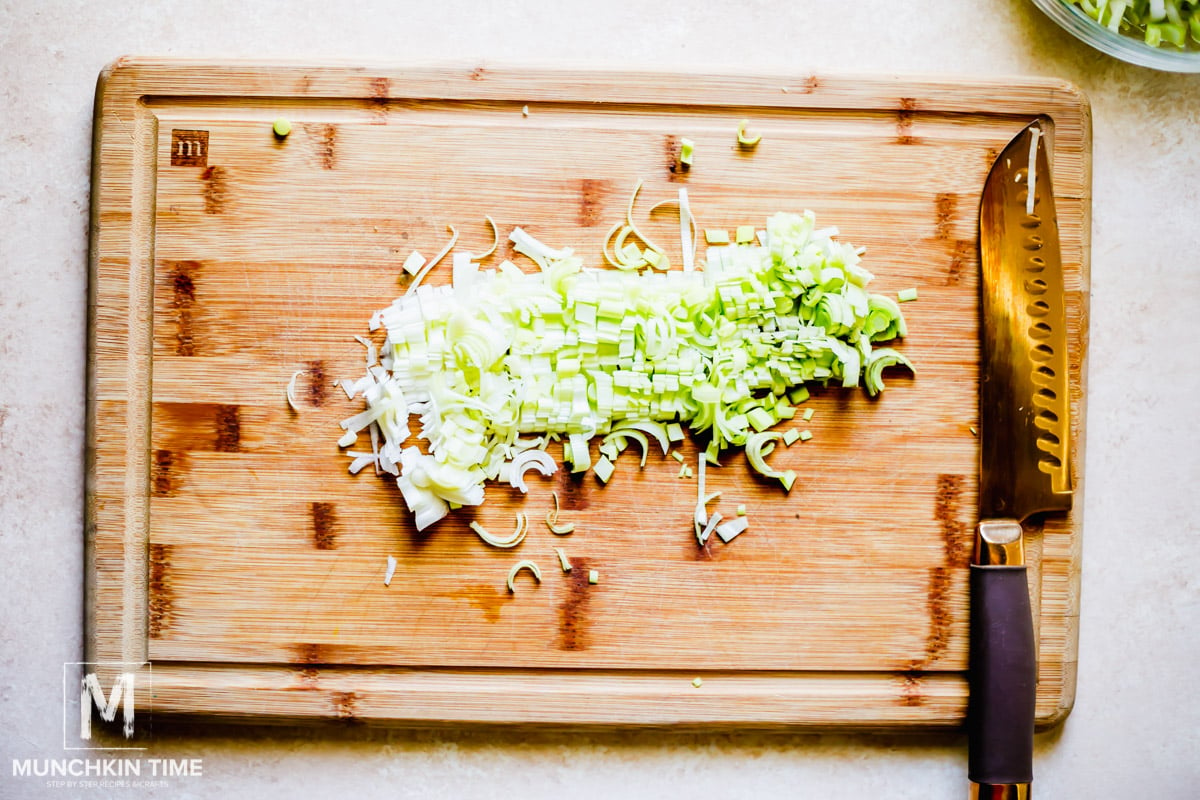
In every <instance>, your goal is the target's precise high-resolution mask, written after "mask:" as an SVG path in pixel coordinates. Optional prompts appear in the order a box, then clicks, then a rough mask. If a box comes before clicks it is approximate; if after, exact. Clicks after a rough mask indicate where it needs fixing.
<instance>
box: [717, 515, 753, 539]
mask: <svg viewBox="0 0 1200 800" xmlns="http://www.w3.org/2000/svg"><path fill="white" fill-rule="evenodd" d="M749 526H750V520H749V519H747V518H746V517H736V518H734V519H731V520H729V522H726V523H723V524H721V525H718V526H717V536H720V537H721V541H723V542H728V541H730V540H731V539H733V537H735V536H737V535H738V534H741V533H745V531H746V528H748V527H749Z"/></svg>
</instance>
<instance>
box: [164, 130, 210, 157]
mask: <svg viewBox="0 0 1200 800" xmlns="http://www.w3.org/2000/svg"><path fill="white" fill-rule="evenodd" d="M171 166H172V167H207V166H208V131H189V130H182V129H179V128H176V129H174V130H172V131H171Z"/></svg>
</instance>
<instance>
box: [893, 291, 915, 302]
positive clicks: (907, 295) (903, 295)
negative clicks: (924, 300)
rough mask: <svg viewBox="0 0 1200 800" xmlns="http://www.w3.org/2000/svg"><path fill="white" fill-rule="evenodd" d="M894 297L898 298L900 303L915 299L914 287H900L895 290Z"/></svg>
mask: <svg viewBox="0 0 1200 800" xmlns="http://www.w3.org/2000/svg"><path fill="white" fill-rule="evenodd" d="M896 299H897V300H899V301H900V302H901V303H907V302H909V301H910V300H916V299H917V289H916V287H912V288H910V289H901V290H900V291H898V292H896Z"/></svg>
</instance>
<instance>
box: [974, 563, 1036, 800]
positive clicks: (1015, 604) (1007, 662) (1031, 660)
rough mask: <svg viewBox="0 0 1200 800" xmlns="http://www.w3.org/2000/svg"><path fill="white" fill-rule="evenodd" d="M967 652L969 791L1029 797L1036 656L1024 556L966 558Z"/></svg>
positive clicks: (993, 796)
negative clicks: (1016, 559) (994, 560)
mask: <svg viewBox="0 0 1200 800" xmlns="http://www.w3.org/2000/svg"><path fill="white" fill-rule="evenodd" d="M970 659H971V660H970V692H971V693H970V698H969V700H968V704H967V732H968V777H969V778H970V779H971V781H972V782H973V783H975V784H979V787H978V788H977V787H972V796H973V797H981V798H989V800H990V798H1009V797H1012V798H1017V797H1028V796H1029V786H1028V784H1029V783H1030V781H1031V780H1032V778H1033V717H1034V703H1035V691H1036V685H1037V664H1036V661H1035V655H1034V638H1033V613H1032V611H1031V610H1030V606H1029V581H1028V578H1027V576H1026V569H1025V565H1024V564H997V565H979V564H972V565H971V647H970ZM1010 790H1011V791H1010Z"/></svg>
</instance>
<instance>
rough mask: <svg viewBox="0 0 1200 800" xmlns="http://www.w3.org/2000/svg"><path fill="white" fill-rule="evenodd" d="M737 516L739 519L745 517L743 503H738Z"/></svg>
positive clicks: (744, 505)
mask: <svg viewBox="0 0 1200 800" xmlns="http://www.w3.org/2000/svg"><path fill="white" fill-rule="evenodd" d="M737 515H738V516H739V517H744V516H746V504H745V503H738V507H737Z"/></svg>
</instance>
